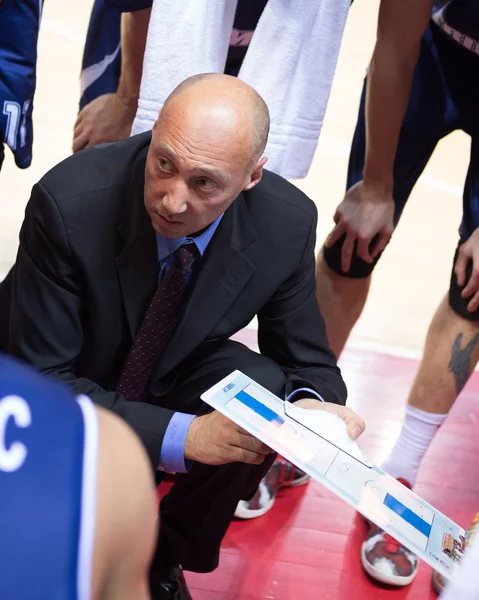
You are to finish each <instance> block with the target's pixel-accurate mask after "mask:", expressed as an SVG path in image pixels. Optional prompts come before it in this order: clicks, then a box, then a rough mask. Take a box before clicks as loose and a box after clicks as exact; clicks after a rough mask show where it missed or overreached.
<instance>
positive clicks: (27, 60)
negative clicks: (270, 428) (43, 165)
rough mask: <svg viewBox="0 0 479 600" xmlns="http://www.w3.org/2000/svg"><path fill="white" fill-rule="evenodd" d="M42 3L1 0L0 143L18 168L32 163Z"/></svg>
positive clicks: (36, 0)
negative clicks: (33, 115) (11, 156)
mask: <svg viewBox="0 0 479 600" xmlns="http://www.w3.org/2000/svg"><path fill="white" fill-rule="evenodd" d="M42 6H43V0H21V1H19V0H0V145H2V146H3V143H5V144H6V145H7V146H9V147H10V149H11V150H12V152H13V154H14V156H15V162H16V164H17V166H18V167H20V168H21V169H25V168H26V167H29V166H30V163H31V162H32V143H33V127H32V112H33V96H34V94H35V85H36V64H37V41H38V30H39V27H40V18H41V12H42ZM0 166H1V165H0Z"/></svg>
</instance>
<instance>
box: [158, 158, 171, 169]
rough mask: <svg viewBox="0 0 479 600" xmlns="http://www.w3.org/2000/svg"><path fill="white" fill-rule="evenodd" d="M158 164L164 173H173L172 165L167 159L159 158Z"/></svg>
mask: <svg viewBox="0 0 479 600" xmlns="http://www.w3.org/2000/svg"><path fill="white" fill-rule="evenodd" d="M158 164H159V165H160V169H163V170H164V171H171V163H170V161H169V160H167V159H166V158H159V159H158Z"/></svg>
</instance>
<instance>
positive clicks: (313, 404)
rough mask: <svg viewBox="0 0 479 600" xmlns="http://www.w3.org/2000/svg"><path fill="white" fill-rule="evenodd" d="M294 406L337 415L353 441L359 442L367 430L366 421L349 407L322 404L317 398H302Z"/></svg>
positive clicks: (328, 403) (327, 403)
mask: <svg viewBox="0 0 479 600" xmlns="http://www.w3.org/2000/svg"><path fill="white" fill-rule="evenodd" d="M293 404H295V405H296V406H299V407H300V408H307V409H309V410H325V411H327V412H330V413H332V414H333V415H336V416H337V417H339V418H340V419H342V420H343V421H344V422H345V423H346V425H347V431H348V435H349V437H350V438H351V439H352V440H357V439H358V437H359V436H360V435H361V434H362V433H363V431H364V430H365V429H366V424H365V423H364V421H363V420H362V419H361V418H360V417H358V415H357V414H356V413H355V412H354V411H352V410H351V409H350V408H348V407H347V406H340V405H339V404H333V403H332V402H321V401H320V400H316V399H315V398H302V399H301V400H297V401H296V402H293Z"/></svg>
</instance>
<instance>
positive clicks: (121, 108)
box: [73, 94, 137, 152]
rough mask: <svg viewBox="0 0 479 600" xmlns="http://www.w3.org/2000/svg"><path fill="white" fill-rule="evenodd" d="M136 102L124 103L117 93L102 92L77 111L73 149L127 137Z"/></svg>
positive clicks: (77, 149) (82, 148) (75, 150)
mask: <svg viewBox="0 0 479 600" xmlns="http://www.w3.org/2000/svg"><path fill="white" fill-rule="evenodd" d="M136 107H137V102H136V101H135V102H132V103H130V104H127V103H125V102H124V101H123V100H122V99H120V97H119V96H118V94H103V95H102V96H98V98H95V100H92V101H91V102H90V103H89V104H87V105H86V106H85V107H84V108H83V110H82V111H81V112H80V114H79V115H78V118H77V120H76V123H75V129H74V132H73V152H79V151H80V150H84V149H85V148H89V147H90V146H94V145H95V144H103V143H105V142H118V141H120V140H123V139H125V138H127V137H129V135H130V132H131V127H132V125H133V120H134V118H135V114H136Z"/></svg>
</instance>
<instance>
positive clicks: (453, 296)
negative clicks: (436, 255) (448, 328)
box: [448, 238, 479, 321]
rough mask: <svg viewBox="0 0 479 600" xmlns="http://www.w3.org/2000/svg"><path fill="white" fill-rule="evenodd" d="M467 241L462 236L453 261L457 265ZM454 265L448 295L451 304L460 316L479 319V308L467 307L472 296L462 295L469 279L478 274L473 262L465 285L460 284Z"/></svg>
mask: <svg viewBox="0 0 479 600" xmlns="http://www.w3.org/2000/svg"><path fill="white" fill-rule="evenodd" d="M465 241H466V239H465V238H461V240H460V241H459V244H458V246H457V249H456V253H455V256H454V262H453V265H454V266H455V265H456V261H457V259H458V257H459V254H460V252H461V247H462V245H463V244H464V242H465ZM454 266H453V268H452V272H451V282H450V285H449V295H448V301H449V306H450V307H451V308H452V310H453V311H454V312H455V313H456V314H457V315H459V316H460V317H462V318H464V319H467V320H468V321H479V309H477V310H474V311H470V310H468V308H467V307H468V305H469V302H470V301H471V298H463V297H462V292H463V290H464V288H465V287H466V285H467V283H468V282H469V280H470V279H471V277H472V276H473V275H476V274H475V273H474V266H473V262H472V261H470V262H469V264H468V266H467V268H466V278H465V279H466V283H465V284H464V285H459V284H458V282H457V276H456V273H455V271H454Z"/></svg>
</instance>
